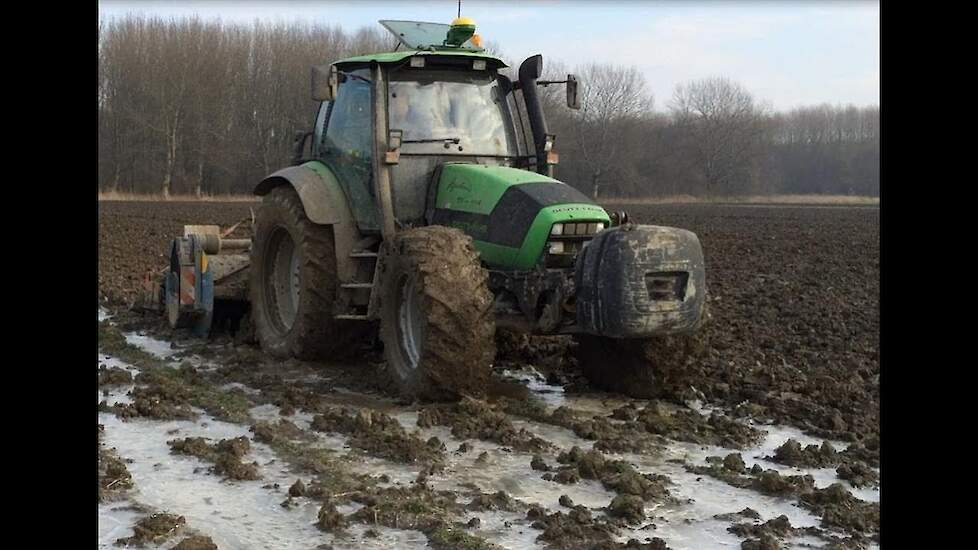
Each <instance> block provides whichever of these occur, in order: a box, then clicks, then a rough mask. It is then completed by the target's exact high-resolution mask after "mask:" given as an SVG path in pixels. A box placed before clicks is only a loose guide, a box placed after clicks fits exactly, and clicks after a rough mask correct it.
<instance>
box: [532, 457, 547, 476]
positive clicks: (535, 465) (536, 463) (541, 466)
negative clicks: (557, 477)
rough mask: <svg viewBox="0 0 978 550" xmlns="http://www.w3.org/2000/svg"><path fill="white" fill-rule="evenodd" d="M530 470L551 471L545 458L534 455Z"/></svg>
mask: <svg viewBox="0 0 978 550" xmlns="http://www.w3.org/2000/svg"><path fill="white" fill-rule="evenodd" d="M530 468H532V469H534V470H536V471H538V472H549V471H550V466H549V465H547V463H546V461H544V460H543V457H542V456H540V455H533V458H532V459H531V460H530Z"/></svg>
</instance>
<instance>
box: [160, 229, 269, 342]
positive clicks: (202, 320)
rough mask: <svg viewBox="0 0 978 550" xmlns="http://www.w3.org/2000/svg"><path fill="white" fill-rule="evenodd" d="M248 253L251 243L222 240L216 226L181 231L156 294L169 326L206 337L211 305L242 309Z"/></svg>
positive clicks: (211, 315)
mask: <svg viewBox="0 0 978 550" xmlns="http://www.w3.org/2000/svg"><path fill="white" fill-rule="evenodd" d="M232 230H233V228H232ZM250 248H251V239H226V238H222V237H221V233H220V228H219V227H218V226H216V225H186V226H184V228H183V237H177V238H176V239H173V242H172V243H171V245H170V265H169V267H168V268H167V270H166V271H165V274H164V278H163V282H162V285H161V289H160V302H161V303H160V305H161V306H162V308H163V309H164V310H165V311H166V317H167V321H168V322H169V324H170V326H171V327H173V328H189V329H190V330H191V331H192V332H193V333H194V334H195V335H197V336H206V335H207V334H208V333H209V332H210V329H211V324H212V323H213V320H214V303H215V301H228V302H241V303H242V304H246V303H247V300H248V251H249V250H250Z"/></svg>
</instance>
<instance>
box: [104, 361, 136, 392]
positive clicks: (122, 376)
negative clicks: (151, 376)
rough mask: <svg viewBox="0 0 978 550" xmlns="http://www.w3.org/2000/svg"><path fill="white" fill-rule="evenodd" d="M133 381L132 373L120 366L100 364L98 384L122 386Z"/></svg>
mask: <svg viewBox="0 0 978 550" xmlns="http://www.w3.org/2000/svg"><path fill="white" fill-rule="evenodd" d="M131 383H132V373H131V372H129V371H127V370H125V369H121V368H119V367H106V366H105V365H99V366H98V385H99V387H100V388H101V387H102V386H122V385H125V384H131Z"/></svg>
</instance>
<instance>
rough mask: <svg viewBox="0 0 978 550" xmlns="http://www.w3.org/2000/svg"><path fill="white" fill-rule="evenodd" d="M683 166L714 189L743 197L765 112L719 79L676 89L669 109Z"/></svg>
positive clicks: (743, 91) (731, 84) (741, 91)
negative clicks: (677, 130) (683, 156)
mask: <svg viewBox="0 0 978 550" xmlns="http://www.w3.org/2000/svg"><path fill="white" fill-rule="evenodd" d="M670 109H671V111H672V114H673V117H674V120H675V123H676V124H677V126H678V127H679V128H680V129H681V130H682V133H683V138H684V139H683V140H682V146H683V149H684V151H685V152H686V153H687V161H688V162H689V163H691V165H692V166H693V167H694V170H696V171H697V172H699V173H700V174H701V175H702V177H703V179H704V180H705V182H706V184H707V186H708V187H709V188H712V189H714V190H716V189H727V190H734V191H740V192H745V191H748V190H750V187H751V184H752V183H756V181H755V178H754V177H753V176H754V175H756V173H757V172H756V170H754V166H753V164H754V161H755V159H756V154H757V151H758V147H759V145H760V144H761V142H762V138H763V136H764V129H765V125H764V124H763V115H764V110H763V109H762V108H761V107H760V106H759V105H757V103H756V102H755V101H754V97H753V95H751V93H750V92H748V91H747V90H746V89H745V88H744V87H743V86H741V85H740V84H737V83H736V82H733V81H731V80H729V79H727V78H723V77H713V78H707V79H704V80H698V81H694V82H690V83H689V84H680V85H679V86H677V87H676V90H675V93H674V95H673V99H672V102H671V104H670Z"/></svg>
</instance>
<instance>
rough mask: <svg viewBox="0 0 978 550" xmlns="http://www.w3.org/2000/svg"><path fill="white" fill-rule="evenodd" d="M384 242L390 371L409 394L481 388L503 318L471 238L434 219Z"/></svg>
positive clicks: (383, 326)
mask: <svg viewBox="0 0 978 550" xmlns="http://www.w3.org/2000/svg"><path fill="white" fill-rule="evenodd" d="M385 247H386V254H385V259H384V264H383V266H384V267H383V271H382V273H381V277H380V280H381V287H380V291H381V293H382V294H381V303H380V336H381V339H382V340H383V343H384V355H385V358H386V359H387V371H388V374H389V376H390V378H391V379H392V381H393V382H394V384H395V385H396V386H397V387H398V389H399V390H400V393H401V394H402V395H403V396H405V397H407V398H425V399H431V400H441V399H451V398H455V397H458V396H463V395H467V396H473V397H475V396H481V395H482V394H484V392H485V389H486V387H487V385H488V382H489V376H490V373H491V369H492V361H493V359H494V357H495V352H496V349H495V330H496V326H495V319H494V317H493V310H492V303H493V298H492V293H491V292H490V291H489V286H488V273H487V272H486V270H485V269H484V268H483V267H482V265H481V263H480V262H479V256H478V253H477V252H476V250H475V248H474V247H473V245H472V239H471V238H470V237H469V236H467V235H465V234H464V233H462V232H461V231H459V230H457V229H451V228H448V227H442V226H429V227H421V228H416V229H409V230H406V231H404V232H402V233H399V234H398V235H397V236H395V237H394V239H393V241H392V242H390V243H385Z"/></svg>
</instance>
